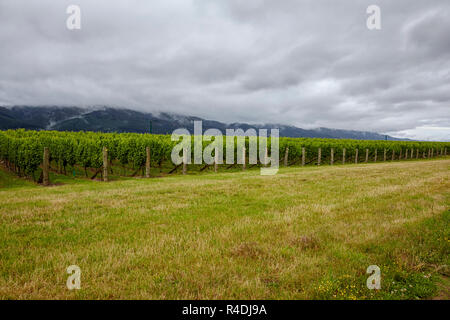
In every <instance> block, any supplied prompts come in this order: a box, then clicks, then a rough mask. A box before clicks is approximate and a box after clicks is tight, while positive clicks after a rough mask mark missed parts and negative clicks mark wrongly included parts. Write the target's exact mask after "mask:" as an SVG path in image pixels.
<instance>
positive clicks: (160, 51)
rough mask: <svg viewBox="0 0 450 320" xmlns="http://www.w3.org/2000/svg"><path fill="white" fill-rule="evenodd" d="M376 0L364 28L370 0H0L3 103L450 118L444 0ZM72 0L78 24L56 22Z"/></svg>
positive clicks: (331, 118) (423, 120) (289, 120)
mask: <svg viewBox="0 0 450 320" xmlns="http://www.w3.org/2000/svg"><path fill="white" fill-rule="evenodd" d="M376 2H377V4H378V5H379V6H380V7H381V10H382V11H381V12H382V30H380V31H369V30H368V29H367V28H366V17H367V15H366V8H367V6H368V5H370V4H373V1H368V0H363V1H357V2H351V1H339V2H338V1H334V0H307V1H296V0H285V1H275V0H246V1H238V0H227V1H207V0H191V1H186V0H164V1H162V0H161V1H145V2H144V1H139V0H118V1H113V2H111V1H106V0H96V1H95V2H94V1H89V0H78V1H67V0H62V1H53V0H40V1H33V2H30V1H25V0H1V1H0V43H1V44H2V45H1V46H0V104H36V105H37V104H40V105H42V104H59V105H66V104H67V105H86V106H87V105H97V104H105V105H111V106H121V107H130V108H135V109H140V110H146V111H172V112H179V113H183V114H190V115H197V116H202V117H206V118H211V119H217V120H221V121H229V122H234V121H247V122H262V123H263V122H277V123H286V124H294V125H298V126H301V127H314V126H326V127H334V128H345V129H357V130H373V131H381V132H391V133H392V132H394V133H395V132H398V133H399V135H409V136H414V134H415V133H414V132H415V131H414V130H415V128H421V129H420V130H419V129H417V132H416V133H417V134H418V135H419V136H420V135H423V137H424V138H429V134H425V133H424V132H425V131H424V130H426V129H424V128H429V127H435V128H438V127H439V128H450V120H449V119H450V94H449V92H450V90H449V89H450V81H449V80H450V59H449V54H450V42H449V41H450V37H449V36H448V35H449V32H450V19H449V17H450V3H449V2H448V1H447V0H429V1H420V0H414V1H413V0H397V1H391V0H378V1H376ZM72 3H76V4H79V5H80V7H81V9H82V29H81V30H79V31H69V30H67V29H66V28H65V20H66V18H67V15H66V13H65V10H66V7H67V6H68V5H69V4H72ZM430 132H431V133H430V134H432V135H433V134H434V135H435V136H436V137H439V139H443V138H442V137H444V139H447V140H450V137H447V138H446V135H448V132H449V130H447V129H442V130H441V131H439V130H431V131H430ZM436 132H438V134H437V133H436ZM439 132H440V133H439Z"/></svg>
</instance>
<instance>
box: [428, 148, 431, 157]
mask: <svg viewBox="0 0 450 320" xmlns="http://www.w3.org/2000/svg"><path fill="white" fill-rule="evenodd" d="M430 156H431V149H428V158H430Z"/></svg>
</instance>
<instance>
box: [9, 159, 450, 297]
mask: <svg viewBox="0 0 450 320" xmlns="http://www.w3.org/2000/svg"><path fill="white" fill-rule="evenodd" d="M449 169H450V160H433V161H411V162H397V163H383V164H361V165H347V166H333V167H331V166H326V167H320V168H317V167H309V168H298V167H292V168H282V169H281V170H280V173H279V174H278V175H276V176H260V175H259V171H258V170H249V171H247V172H235V173H220V174H204V175H192V176H189V175H188V176H174V177H167V178H163V179H161V178H154V179H125V180H120V181H114V182H109V183H103V182H99V181H90V180H89V181H88V180H82V179H69V178H64V177H62V178H58V177H53V181H57V182H58V183H59V184H60V185H57V186H53V187H48V188H44V187H41V186H37V185H35V184H33V183H31V182H28V181H25V180H22V179H18V178H14V177H12V176H11V175H10V174H9V173H5V172H0V298H1V299H30V298H32V299H313V298H319V299H374V298H375V299H424V298H440V299H449V297H450V294H449V281H448V279H449V278H448V276H449V273H450V270H449V257H450V254H449V253H450V239H449V238H450V211H449V208H450V179H449V177H450V170H449ZM55 179H56V180H55ZM58 179H60V180H58ZM73 264H75V265H78V266H79V267H80V268H81V271H82V275H81V290H73V291H69V290H68V289H67V287H66V279H67V277H68V274H67V273H66V268H67V267H68V266H69V265H73ZM369 265H378V266H379V267H380V269H381V277H382V280H381V281H382V282H381V290H379V291H374V290H369V289H367V287H366V279H367V277H368V275H367V274H366V269H367V267H368V266H369Z"/></svg>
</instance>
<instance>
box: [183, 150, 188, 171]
mask: <svg viewBox="0 0 450 320" xmlns="http://www.w3.org/2000/svg"><path fill="white" fill-rule="evenodd" d="M186 174H187V150H186V148H183V175H186Z"/></svg>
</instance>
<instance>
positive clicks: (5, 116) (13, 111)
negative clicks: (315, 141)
mask: <svg viewBox="0 0 450 320" xmlns="http://www.w3.org/2000/svg"><path fill="white" fill-rule="evenodd" d="M195 120H202V121H203V130H207V129H210V128H217V129H219V130H221V131H222V132H225V129H228V128H229V129H237V128H241V129H243V130H247V129H249V128H255V129H262V128H264V129H272V128H278V129H280V136H282V137H306V138H335V139H357V140H385V138H386V136H385V135H381V134H378V133H374V132H367V131H353V130H339V129H329V128H318V129H308V130H307V129H301V128H297V127H294V126H287V125H278V124H260V125H254V124H247V123H231V124H226V123H223V122H218V121H211V120H204V119H201V118H198V117H191V116H183V115H178V114H171V113H158V114H152V113H145V112H139V111H134V110H129V109H118V108H110V107H92V108H80V107H59V106H14V107H0V129H1V130H5V129H18V128H25V129H33V130H59V131H82V130H83V131H101V132H138V133H148V132H149V131H150V122H151V126H152V132H153V133H159V134H170V133H172V132H173V131H174V130H175V129H178V128H186V129H188V130H190V131H191V132H193V124H194V121H195ZM387 139H388V140H402V139H397V138H394V137H390V136H387Z"/></svg>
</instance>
